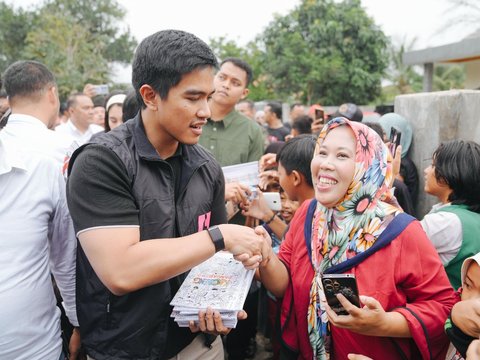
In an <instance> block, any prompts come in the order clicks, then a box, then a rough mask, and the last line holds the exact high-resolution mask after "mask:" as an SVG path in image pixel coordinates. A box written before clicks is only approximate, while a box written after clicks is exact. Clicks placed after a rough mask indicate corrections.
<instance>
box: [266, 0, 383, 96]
mask: <svg viewBox="0 0 480 360" xmlns="http://www.w3.org/2000/svg"><path fill="white" fill-rule="evenodd" d="M260 40H261V44H260V46H261V47H263V49H264V51H265V54H264V56H265V59H264V64H265V68H264V69H265V74H266V76H267V82H268V83H269V84H271V86H272V88H273V89H274V91H275V92H276V93H278V94H279V95H280V96H282V97H283V98H285V99H292V100H293V99H295V100H302V101H304V102H307V103H314V102H320V103H323V104H339V103H342V102H355V103H359V104H365V103H368V102H369V101H371V100H372V99H374V98H376V97H377V96H378V95H379V93H380V82H381V78H382V75H383V73H384V70H385V68H386V66H387V64H388V56H387V53H386V45H387V38H386V37H385V35H384V34H383V32H382V31H381V30H380V29H379V28H378V27H377V26H376V25H375V23H374V22H373V20H372V19H371V18H370V17H369V16H368V15H367V14H366V13H365V11H364V9H363V8H362V7H361V4H360V1H359V0H344V1H342V2H335V1H333V0H303V1H302V2H301V4H300V5H299V6H298V7H297V8H295V9H294V10H293V11H292V12H290V13H289V14H287V15H285V16H276V18H275V20H274V21H273V22H271V23H270V24H269V25H268V27H267V28H266V29H265V31H264V33H263V34H262V35H261V36H260Z"/></svg>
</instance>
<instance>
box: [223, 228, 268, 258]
mask: <svg viewBox="0 0 480 360" xmlns="http://www.w3.org/2000/svg"><path fill="white" fill-rule="evenodd" d="M218 227H219V228H220V231H221V232H222V235H223V239H224V241H225V250H227V251H228V252H231V253H232V254H233V255H234V256H236V255H240V254H246V255H248V256H249V257H252V256H255V255H261V249H262V246H263V238H262V237H261V236H260V235H258V234H257V233H255V231H254V230H253V229H252V228H249V227H247V226H241V225H235V224H222V225H218Z"/></svg>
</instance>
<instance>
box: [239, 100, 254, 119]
mask: <svg viewBox="0 0 480 360" xmlns="http://www.w3.org/2000/svg"><path fill="white" fill-rule="evenodd" d="M235 110H237V111H238V112H240V113H242V114H243V115H245V116H246V117H248V118H249V119H252V120H254V119H255V112H254V111H253V109H252V108H251V107H250V105H249V104H248V103H246V102H241V103H239V104H237V105H236V106H235Z"/></svg>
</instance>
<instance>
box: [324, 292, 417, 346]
mask: <svg viewBox="0 0 480 360" xmlns="http://www.w3.org/2000/svg"><path fill="white" fill-rule="evenodd" d="M337 299H338V301H340V303H341V304H342V305H343V307H344V308H345V310H346V311H347V312H348V313H349V315H337V314H336V313H335V312H334V311H333V310H332V309H331V308H330V307H329V306H328V304H327V315H328V320H329V321H330V323H331V324H332V325H334V326H336V327H339V328H342V329H348V330H351V331H353V332H356V333H358V334H363V335H370V336H392V337H409V336H411V335H410V329H409V328H408V324H407V321H406V319H405V318H404V317H403V316H402V315H401V314H400V313H396V312H386V311H385V310H384V309H383V307H382V305H381V304H380V303H379V302H378V300H376V299H374V298H372V297H369V296H360V301H361V302H362V303H363V305H364V306H363V307H362V308H359V307H357V306H355V305H353V304H352V303H351V302H350V301H348V300H347V298H346V297H345V296H343V295H341V294H337Z"/></svg>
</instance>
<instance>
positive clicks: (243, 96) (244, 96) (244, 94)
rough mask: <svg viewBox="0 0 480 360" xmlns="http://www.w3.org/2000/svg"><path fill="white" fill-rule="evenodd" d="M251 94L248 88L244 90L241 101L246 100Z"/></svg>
mask: <svg viewBox="0 0 480 360" xmlns="http://www.w3.org/2000/svg"><path fill="white" fill-rule="evenodd" d="M249 93H250V90H249V89H248V88H245V89H243V92H242V97H241V98H240V99H241V100H243V99H245V98H246V97H247V96H248V94H249Z"/></svg>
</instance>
